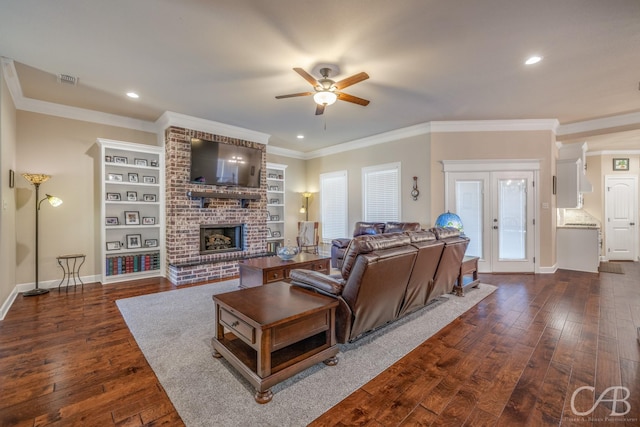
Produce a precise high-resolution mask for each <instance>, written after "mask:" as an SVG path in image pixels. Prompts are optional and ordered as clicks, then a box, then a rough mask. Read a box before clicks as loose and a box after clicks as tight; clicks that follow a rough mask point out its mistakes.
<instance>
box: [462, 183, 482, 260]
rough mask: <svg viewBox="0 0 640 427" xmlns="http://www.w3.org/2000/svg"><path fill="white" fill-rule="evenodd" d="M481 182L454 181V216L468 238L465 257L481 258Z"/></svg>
mask: <svg viewBox="0 0 640 427" xmlns="http://www.w3.org/2000/svg"><path fill="white" fill-rule="evenodd" d="M482 209H483V208H482V181H475V180H474V181H462V180H457V181H456V212H455V213H456V214H457V215H458V216H459V217H460V219H461V220H462V226H463V227H464V234H465V235H466V236H467V237H469V239H470V240H469V246H468V247H467V252H466V253H465V254H466V255H470V256H477V257H480V258H481V259H483V258H484V257H483V256H482V255H483V253H482V224H483V222H482Z"/></svg>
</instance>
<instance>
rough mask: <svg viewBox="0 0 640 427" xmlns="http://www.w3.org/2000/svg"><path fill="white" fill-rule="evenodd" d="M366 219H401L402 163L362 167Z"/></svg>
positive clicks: (382, 220)
mask: <svg viewBox="0 0 640 427" xmlns="http://www.w3.org/2000/svg"><path fill="white" fill-rule="evenodd" d="M362 188H363V193H364V194H363V200H364V203H363V209H364V212H363V215H362V217H363V218H364V220H365V221H371V222H387V221H400V163H388V164H384V165H378V166H371V167H367V168H363V169H362Z"/></svg>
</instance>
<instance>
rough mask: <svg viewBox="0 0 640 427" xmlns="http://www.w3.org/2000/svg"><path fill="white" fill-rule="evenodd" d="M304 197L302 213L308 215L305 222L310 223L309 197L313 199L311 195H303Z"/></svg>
mask: <svg viewBox="0 0 640 427" xmlns="http://www.w3.org/2000/svg"><path fill="white" fill-rule="evenodd" d="M302 197H304V204H303V205H302V207H301V208H300V213H303V214H306V215H305V221H309V197H311V193H302Z"/></svg>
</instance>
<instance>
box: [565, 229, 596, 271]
mask: <svg viewBox="0 0 640 427" xmlns="http://www.w3.org/2000/svg"><path fill="white" fill-rule="evenodd" d="M599 233H600V230H598V229H597V228H558V232H557V237H556V239H557V242H558V243H557V252H558V268H562V269H565V270H575V271H587V272H590V273H597V272H598V266H599V265H600V236H599Z"/></svg>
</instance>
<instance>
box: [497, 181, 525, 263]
mask: <svg viewBox="0 0 640 427" xmlns="http://www.w3.org/2000/svg"><path fill="white" fill-rule="evenodd" d="M498 197H499V198H498V234H499V237H498V239H499V241H498V248H499V251H498V258H499V259H500V260H524V259H526V256H527V253H526V243H527V180H526V179H500V180H499V181H498Z"/></svg>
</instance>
